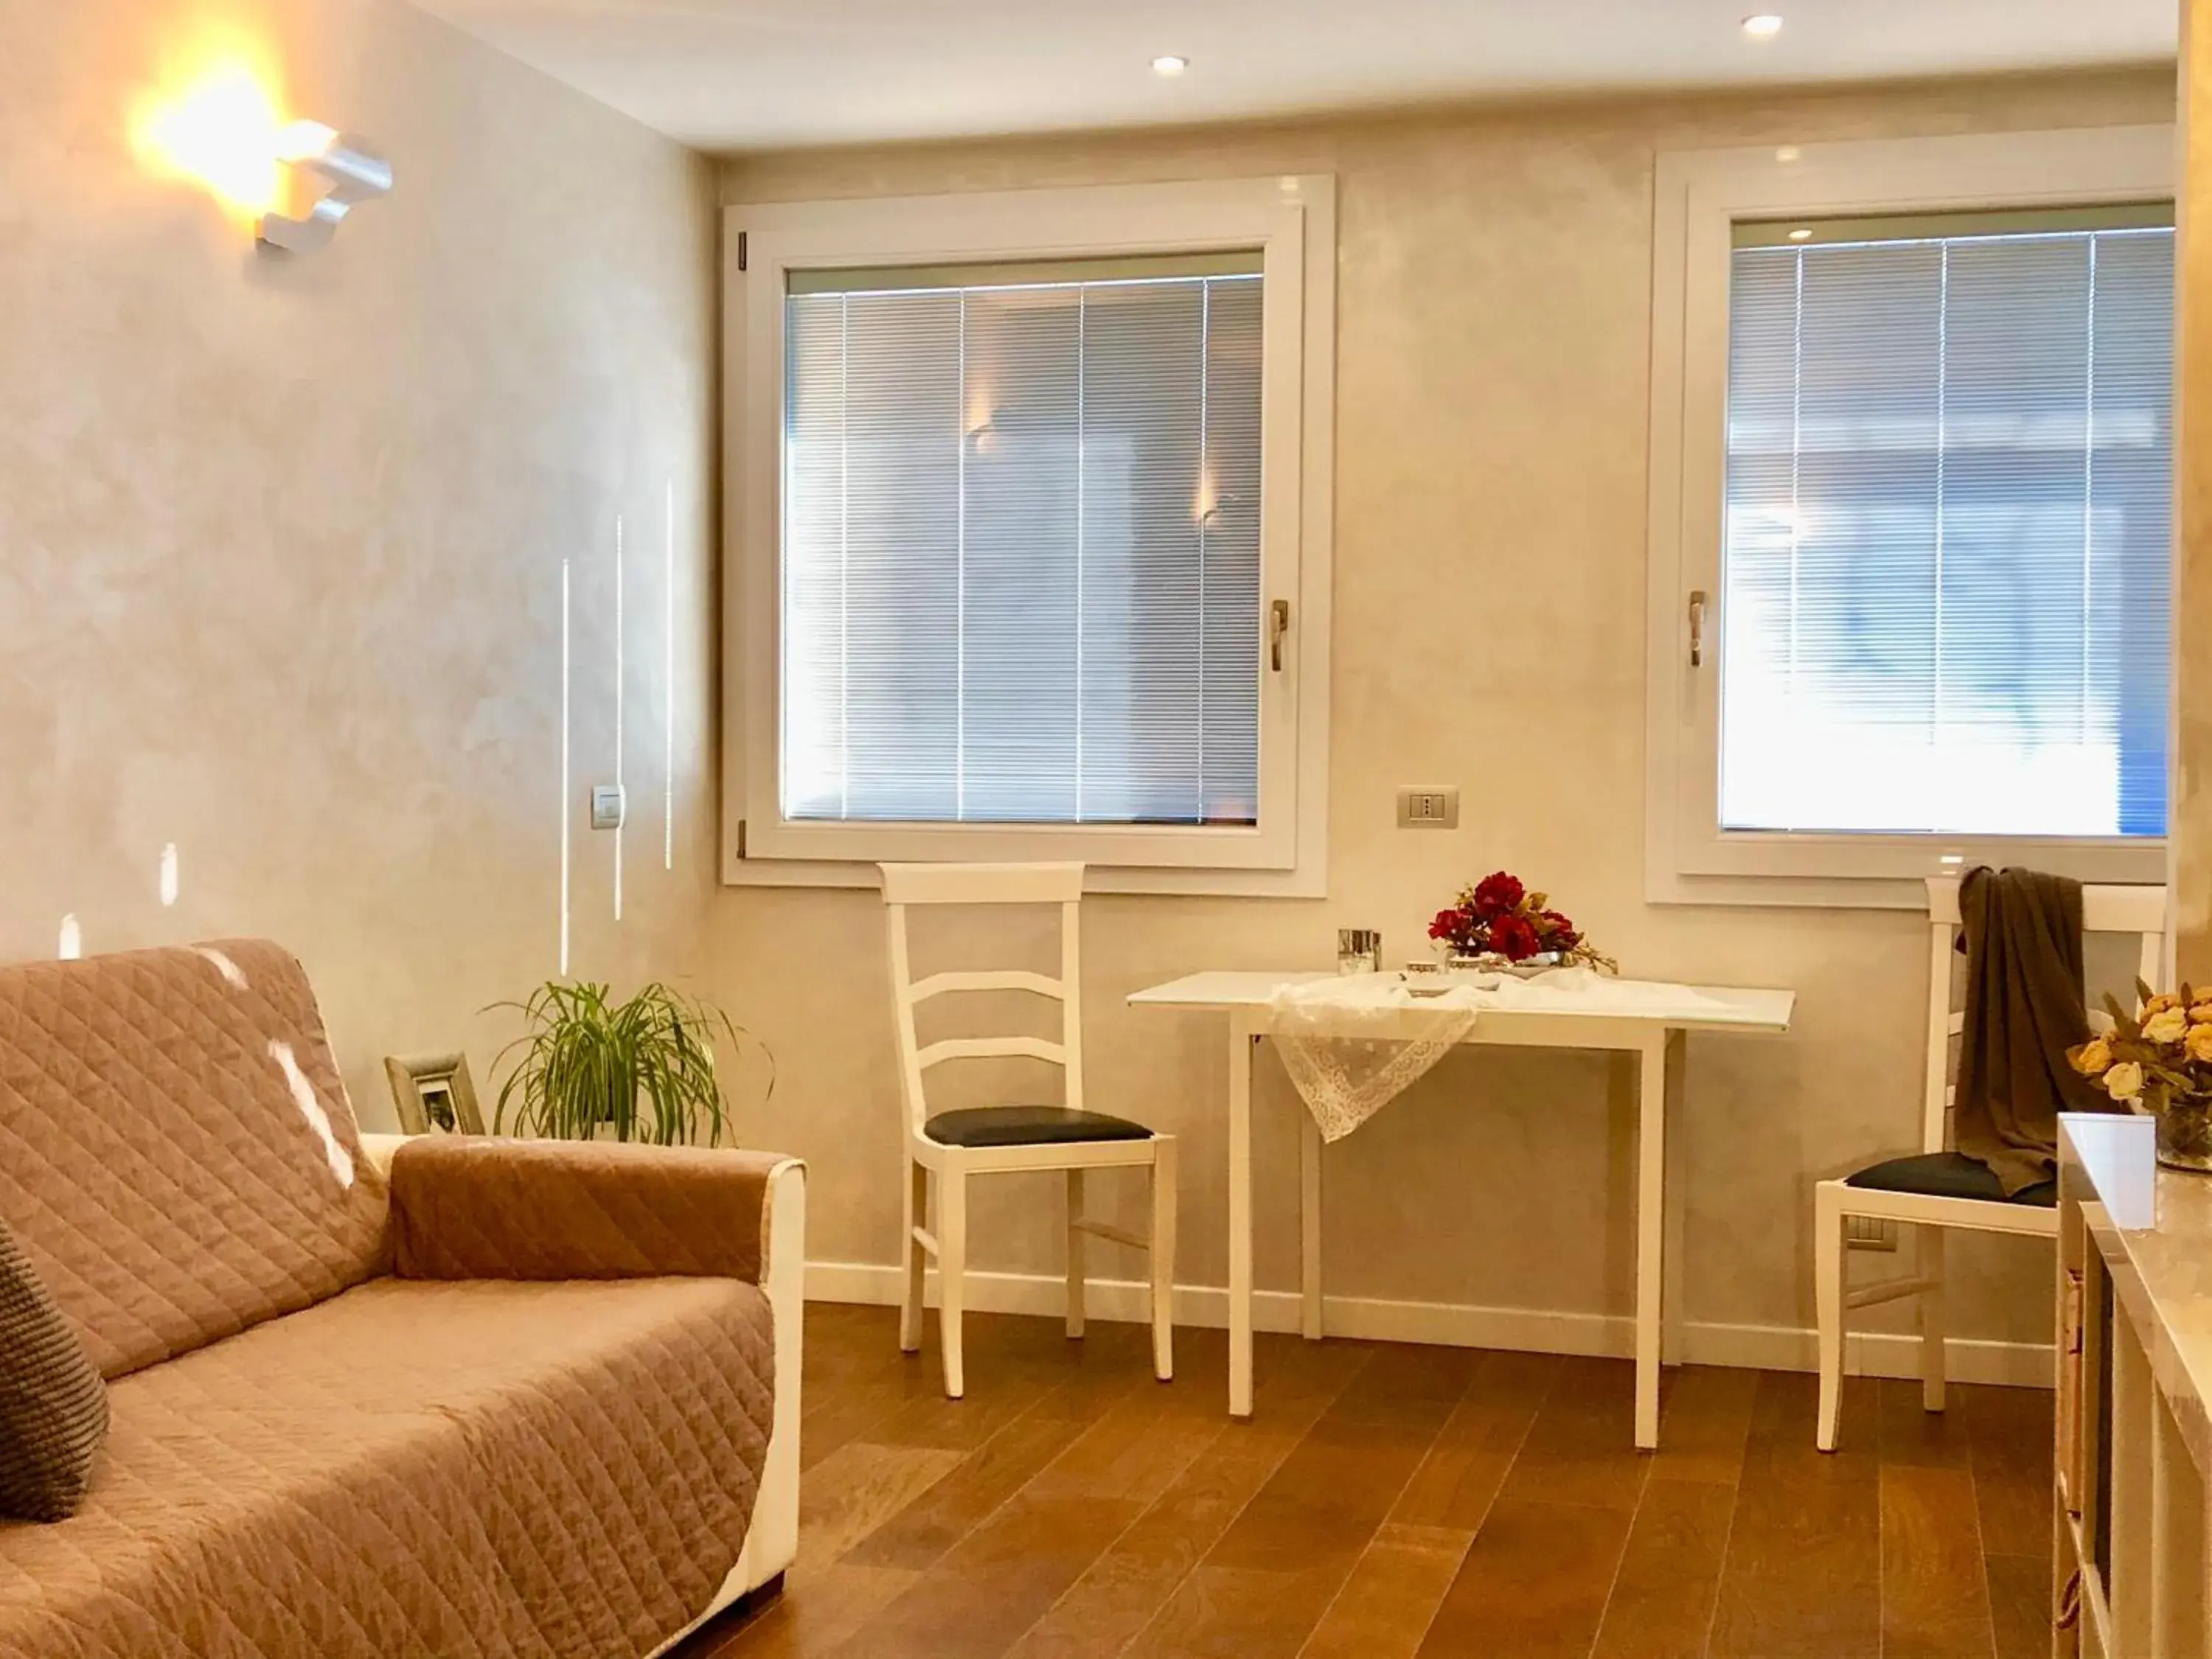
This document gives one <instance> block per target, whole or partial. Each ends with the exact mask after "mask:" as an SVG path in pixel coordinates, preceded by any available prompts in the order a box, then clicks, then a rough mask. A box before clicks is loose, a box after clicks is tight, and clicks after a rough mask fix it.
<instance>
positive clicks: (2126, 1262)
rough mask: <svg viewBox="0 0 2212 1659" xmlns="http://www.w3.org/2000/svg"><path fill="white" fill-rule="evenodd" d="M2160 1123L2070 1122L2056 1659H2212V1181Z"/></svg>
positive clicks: (2081, 1118)
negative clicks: (2183, 1162) (2160, 1156)
mask: <svg viewBox="0 0 2212 1659" xmlns="http://www.w3.org/2000/svg"><path fill="white" fill-rule="evenodd" d="M2154 1127H2155V1126H2154V1124H2153V1123H2152V1122H2151V1121H2150V1120H2149V1119H2148V1118H2130V1117H2119V1116H2100V1115H2073V1114H2069V1115H2065V1116H2063V1117H2062V1118H2061V1120H2060V1130H2059V1226H2058V1409H2057V1503H2056V1505H2055V1511H2054V1514H2055V1526H2056V1533H2057V1536H2056V1539H2055V1541H2054V1542H2055V1559H2056V1562H2057V1574H2056V1581H2057V1604H2056V1607H2054V1610H2053V1641H2052V1649H2051V1650H2052V1652H2053V1653H2054V1654H2055V1655H2057V1656H2060V1659H2074V1656H2077V1655H2086V1656H2092V1659H2183V1656H2186V1659H2212V1634H2208V1631H2207V1626H2206V1609H2207V1605H2208V1598H2207V1594H2206V1585H2207V1579H2208V1576H2212V1556H2208V1554H2207V1546H2208V1539H2212V1528H2208V1526H2207V1521H2206V1495H2207V1492H2208V1490H2212V1483H2208V1480H2207V1474H2208V1470H2212V1419H2208V1416H2207V1413H2206V1405H2205V1402H2206V1401H2207V1400H2208V1398H2212V1176H2201V1175H2191V1174H2185V1173H2180V1172H2176V1171H2170V1170H2160V1169H2159V1168H2158V1167H2157V1165H2156V1163H2155V1158H2154V1150H2153V1135H2154Z"/></svg>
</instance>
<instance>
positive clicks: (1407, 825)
mask: <svg viewBox="0 0 2212 1659" xmlns="http://www.w3.org/2000/svg"><path fill="white" fill-rule="evenodd" d="M1398 827H1399V828H1400V829H1458V828H1459V791H1458V789H1457V788H1455V787H1449V786H1447V785H1444V784H1435V785H1426V784H1421V785H1408V786H1407V787H1403V788H1401V789H1400V790H1399V791H1398Z"/></svg>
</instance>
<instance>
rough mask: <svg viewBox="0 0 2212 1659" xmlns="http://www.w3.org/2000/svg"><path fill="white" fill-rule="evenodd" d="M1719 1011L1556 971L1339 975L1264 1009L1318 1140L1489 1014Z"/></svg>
mask: <svg viewBox="0 0 2212 1659" xmlns="http://www.w3.org/2000/svg"><path fill="white" fill-rule="evenodd" d="M1722 1006H1724V1005H1723V1004H1722V1003H1720V1002H1718V1001H1717V1000H1715V999H1713V998H1711V997H1709V996H1706V995H1705V994H1702V993H1700V992H1698V991H1693V990H1692V989H1691V988H1690V987H1688V986H1686V985H1669V984H1662V983H1658V982H1656V981H1650V980H1624V979H1612V978H1607V976H1605V975H1601V974H1598V973H1595V972H1594V971H1592V970H1591V969H1588V968H1561V969H1554V970H1553V971H1552V972H1550V973H1547V974H1539V975H1536V976H1535V977H1534V978H1531V979H1516V978H1515V977H1513V976H1512V975H1510V974H1477V975H1460V976H1454V977H1453V978H1451V979H1449V980H1446V979H1443V978H1442V977H1441V976H1439V975H1407V974H1395V973H1393V974H1347V975H1343V976H1342V977H1340V978H1337V979H1323V980H1315V981H1309V982H1307V983H1304V984H1296V985H1285V986H1284V987H1282V988H1281V989H1280V990H1279V991H1278V992H1276V993H1275V994H1274V996H1273V998H1272V999H1271V1000H1270V1001H1269V1003H1268V1024H1267V1034H1268V1036H1271V1037H1272V1038H1273V1039H1274V1042H1275V1047H1276V1051H1277V1052H1278V1053H1279V1054H1281V1055H1282V1057H1283V1068H1284V1070H1285V1071H1287V1072H1288V1073H1290V1074H1291V1083H1292V1084H1293V1085H1295V1086H1296V1087H1297V1091H1298V1095H1299V1097H1300V1098H1301V1099H1303V1100H1304V1102H1305V1103H1306V1109H1307V1110H1308V1111H1310V1112H1311V1113H1312V1114H1313V1117H1314V1121H1315V1122H1316V1124H1318V1125H1319V1126H1320V1127H1321V1133H1322V1139H1324V1140H1332V1141H1334V1140H1341V1139H1344V1137H1345V1136H1346V1135H1348V1134H1350V1133H1352V1131H1353V1130H1354V1129H1356V1128H1358V1127H1359V1126H1360V1125H1361V1124H1363V1123H1364V1122H1365V1121H1367V1120H1368V1119H1369V1118H1370V1117H1372V1116H1374V1115H1375V1114H1376V1112H1378V1111H1380V1110H1381V1109H1383V1106H1384V1105H1385V1104H1387V1103H1389V1102H1390V1101H1391V1100H1393V1099H1395V1098H1396V1097H1398V1096H1399V1095H1401V1094H1402V1093H1404V1092H1405V1091H1406V1090H1407V1089H1408V1088H1410V1087H1412V1086H1413V1084H1414V1083H1415V1082H1417V1081H1418V1080H1419V1079H1420V1078H1421V1077H1423V1076H1424V1075H1425V1074H1426V1073H1427V1072H1428V1070H1429V1068H1430V1067H1431V1066H1434V1065H1435V1064H1436V1063H1437V1061H1438V1060H1442V1059H1443V1057H1444V1054H1445V1053H1446V1052H1447V1051H1448V1050H1449V1049H1450V1048H1454V1047H1455V1046H1456V1045H1457V1044H1459V1043H1462V1042H1467V1041H1468V1039H1469V1038H1470V1037H1472V1036H1474V1030H1475V1027H1476V1025H1477V1024H1478V1023H1479V1022H1480V1019H1481V1018H1482V1015H1483V1012H1484V1011H1485V1010H1487V1009H1511V1010H1514V1011H1516V1012H1545V1013H1586V1014H1596V1015H1603V1014H1636V1015H1642V1016H1644V1017H1647V1018H1649V1017H1650V1016H1654V1015H1666V1014H1680V1015H1681V1016H1682V1017H1684V1018H1692V1019H1693V1018H1698V1017H1699V1016H1700V1015H1703V1014H1708V1013H1711V1012H1712V1011H1713V1010H1715V1009H1716V1008H1719V1007H1722Z"/></svg>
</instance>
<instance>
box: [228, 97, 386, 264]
mask: <svg viewBox="0 0 2212 1659" xmlns="http://www.w3.org/2000/svg"><path fill="white" fill-rule="evenodd" d="M277 159H278V160H280V161H283V162H284V163H286V164H287V165H288V166H289V167H295V168H297V169H300V170H302V171H305V172H308V173H313V174H315V175H316V176H317V177H319V178H321V179H326V180H328V181H329V184H330V189H329V190H328V191H326V192H325V194H324V195H322V196H321V197H319V198H318V199H317V200H316V202H315V204H314V205H313V206H312V207H310V208H309V209H308V210H307V212H306V213H305V214H303V215H301V216H300V217H298V218H296V219H295V218H289V217H288V216H285V215H283V214H281V213H264V214H263V215H262V216H261V222H260V223H259V225H258V227H257V231H258V234H259V237H260V240H261V241H262V244H263V245H264V246H267V247H273V248H281V249H283V251H284V252H288V253H308V252H313V251H314V250H315V249H317V248H319V247H323V246H326V245H327V244H328V243H329V241H330V240H331V237H333V236H335V235H337V229H338V226H339V225H340V224H341V223H343V222H344V219H345V216H346V215H347V214H349V213H350V212H351V211H352V210H354V209H355V208H356V206H358V205H359V204H361V203H363V202H372V201H374V200H375V199H376V198H377V197H380V196H386V195H389V194H390V193H391V191H392V163H391V162H389V161H386V160H385V159H384V158H383V157H382V156H381V155H378V154H377V153H376V152H375V151H374V150H372V149H368V148H367V147H366V146H365V145H363V143H362V141H361V140H360V139H358V138H356V137H353V135H351V134H350V133H341V132H335V131H331V129H330V128H329V127H326V126H325V125H323V124H322V123H321V122H319V121H295V122H294V123H293V124H292V125H290V126H289V127H288V128H286V129H285V131H284V135H283V143H282V144H281V146H280V147H279V149H278V150H277Z"/></svg>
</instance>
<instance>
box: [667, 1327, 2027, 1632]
mask: <svg viewBox="0 0 2212 1659" xmlns="http://www.w3.org/2000/svg"><path fill="white" fill-rule="evenodd" d="M807 1321H808V1324H807V1332H806V1360H805V1368H806V1381H805V1388H806V1398H805V1420H804V1425H803V1428H802V1431H801V1444H802V1448H803V1464H804V1468H805V1474H804V1475H803V1477H802V1480H801V1493H802V1498H801V1505H802V1522H801V1531H800V1540H799V1561H798V1564H797V1565H795V1566H794V1567H793V1570H792V1571H791V1574H790V1577H789V1581H788V1587H787V1592H786V1594H785V1595H783V1597H782V1598H781V1600H779V1601H775V1602H773V1603H771V1604H769V1606H767V1607H764V1608H762V1609H759V1610H757V1611H756V1612H754V1613H751V1614H750V1616H749V1617H746V1618H744V1619H738V1618H731V1619H726V1620H724V1621H723V1622H722V1624H721V1625H720V1626H719V1627H717V1628H714V1629H710V1630H708V1631H707V1632H702V1634H701V1635H700V1636H699V1637H698V1638H695V1640H694V1641H693V1642H692V1643H691V1644H689V1645H688V1647H687V1648H686V1650H685V1652H684V1659H799V1656H805V1659H817V1656H835V1659H1116V1656H1121V1659H1201V1656H1202V1659H1297V1656H1306V1659H1320V1656H1329V1659H1457V1656H1490V1655H1498V1656H1510V1659H1547V1656H1577V1659H1583V1656H1589V1659H1693V1656H1712V1659H1797V1656H1804V1659H1908V1656H1911V1659H1966V1656H1972V1659H2030V1656H2040V1655H2042V1654H2045V1653H2047V1652H2048V1650H2049V1638H2048V1636H2047V1633H2046V1632H2045V1626H2044V1624H2043V1618H2044V1604H2045V1594H2046V1590H2045V1586H2046V1583H2047V1581H2048V1578H2049V1575H2050V1560H2049V1543H2050V1535H2051V1524H2050V1503H2051V1471H2050V1456H2051V1430H2050V1420H2051V1396H2050V1395H2048V1394H2045V1393H2042V1392H2040V1391H2036V1390H2029V1389H1977V1388H1966V1387H1959V1386H1956V1385H1954V1389H1953V1394H1952V1406H1951V1409H1950V1410H1949V1411H1948V1413H1944V1414H1943V1415H1942V1416H1940V1417H1931V1416H1929V1415H1928V1414H1927V1413H1924V1412H1923V1411H1922V1410H1921V1409H1920V1405H1919V1391H1918V1385H1917V1384H1914V1383H1879V1382H1875V1381H1871V1380H1857V1379H1855V1380H1853V1381H1852V1382H1850V1383H1848V1384H1847V1385H1846V1390H1845V1395H1844V1443H1843V1446H1842V1449H1840V1450H1838V1452H1837V1453H1836V1454H1835V1455H1832V1456H1823V1455H1820V1453H1818V1452H1816V1451H1814V1449H1813V1408H1814V1383H1813V1379H1812V1378H1811V1377H1809V1376H1798V1375H1794V1374H1790V1373H1784V1372H1754V1371H1730V1370H1710V1369H1701V1368H1696V1367H1689V1368H1685V1369H1683V1370H1680V1371H1673V1372H1669V1373H1668V1376H1667V1381H1666V1387H1665V1392H1664V1396H1663V1410H1664V1418H1663V1421H1662V1448H1661V1449H1660V1450H1659V1451H1658V1452H1657V1453H1656V1454H1653V1455H1639V1454H1638V1453H1636V1452H1635V1451H1633V1450H1632V1449H1630V1446H1629V1431H1630V1411H1631V1389H1630V1370H1629V1365H1628V1363H1627V1362H1626V1360H1601V1359H1576V1358H1559V1357H1555V1356H1550V1355H1534V1354H1515V1353H1490V1352H1476V1351H1473V1350H1468V1349H1455V1348H1426V1347H1406V1346H1396V1345H1393V1344H1387V1343H1371V1342H1351V1341H1341V1340H1330V1341H1328V1342H1325V1343H1307V1342H1304V1341H1301V1340H1297V1339H1296V1338H1293V1337H1281V1336H1262V1337H1261V1338H1260V1356H1259V1364H1258V1376H1259V1391H1258V1400H1257V1410H1256V1412H1255V1416H1254V1419H1253V1420H1252V1421H1251V1422H1249V1423H1232V1422H1231V1421H1230V1420H1229V1419H1228V1418H1227V1417H1226V1416H1225V1414H1224V1413H1223V1410H1222V1400H1223V1394H1224V1379H1223V1368H1224V1365H1225V1345H1224V1341H1223V1338H1222V1335H1221V1334H1220V1333H1219V1332H1218V1331H1197V1330H1185V1331H1178V1332H1177V1333H1176V1364H1177V1372H1178V1374H1177V1378H1176V1382H1175V1383H1172V1384H1169V1385H1162V1384H1159V1383H1154V1382H1153V1381H1152V1376H1151V1374H1150V1369H1149V1365H1148V1363H1147V1355H1146V1345H1145V1335H1144V1333H1143V1332H1142V1331H1141V1330H1140V1329H1139V1328H1138V1327H1135V1326H1130V1325H1113V1324H1098V1323H1094V1324H1093V1325H1092V1326H1091V1334H1090V1336H1089V1338H1088V1339H1087V1340H1085V1341H1083V1342H1080V1343H1075V1342H1069V1341H1068V1340H1066V1338H1065V1337H1064V1336H1063V1335H1062V1334H1061V1333H1060V1327H1059V1325H1058V1323H1057V1322H1053V1321H1048V1320H1039V1319H1017V1318H1010V1317H1003V1316H977V1315H971V1316H969V1324H968V1350H969V1352H968V1378H969V1382H968V1386H969V1397H968V1398H967V1399H966V1400H965V1401H957V1402H955V1401H947V1400H945V1398H944V1396H943V1395H942V1394H941V1393H939V1371H938V1362H937V1356H936V1350H935V1346H934V1341H933V1340H932V1343H931V1346H928V1347H927V1349H925V1351H924V1352H923V1353H921V1355H918V1356H911V1357H909V1356H904V1355H902V1354H901V1353H900V1352H898V1343H897V1337H896V1328H897V1322H896V1314H895V1312H893V1311H892V1310H889V1309H873V1308H851V1307H841V1306H836V1305H831V1304H815V1305H813V1306H811V1307H810V1308H809V1309H808V1310H807Z"/></svg>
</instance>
